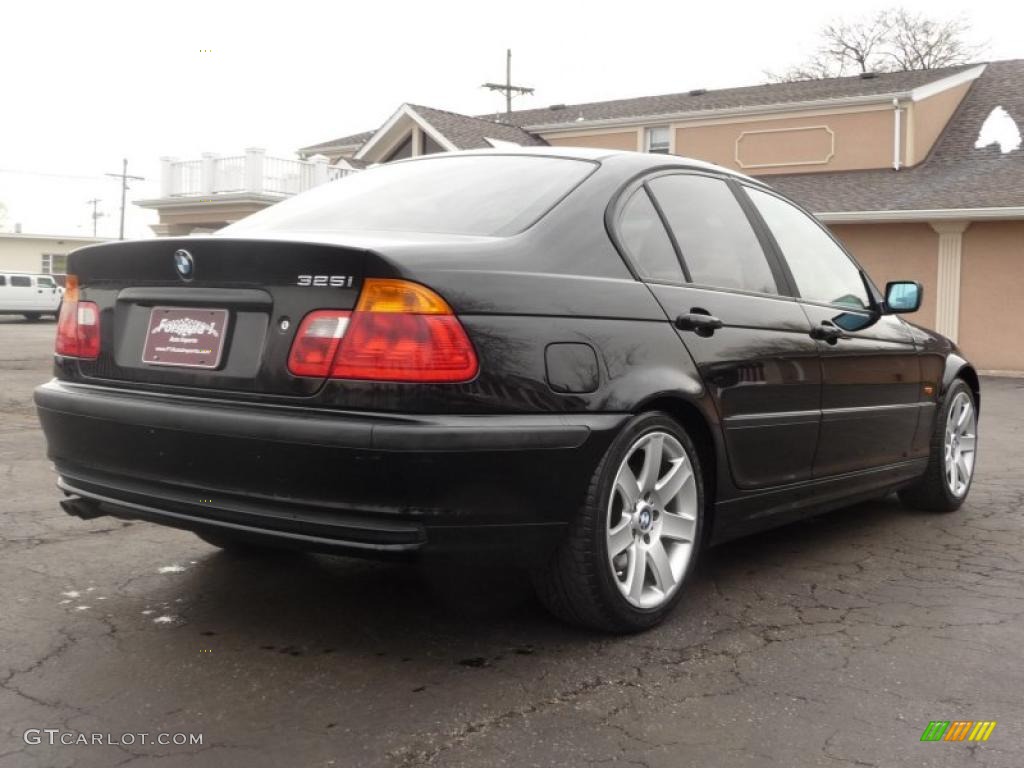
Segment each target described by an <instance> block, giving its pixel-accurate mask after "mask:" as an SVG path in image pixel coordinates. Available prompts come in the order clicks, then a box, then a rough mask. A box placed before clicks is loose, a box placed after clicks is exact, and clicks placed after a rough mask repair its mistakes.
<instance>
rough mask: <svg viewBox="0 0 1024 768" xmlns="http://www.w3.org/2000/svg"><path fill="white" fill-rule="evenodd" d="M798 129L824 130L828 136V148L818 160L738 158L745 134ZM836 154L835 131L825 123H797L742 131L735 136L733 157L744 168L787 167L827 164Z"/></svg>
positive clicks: (785, 131) (791, 131) (794, 131)
mask: <svg viewBox="0 0 1024 768" xmlns="http://www.w3.org/2000/svg"><path fill="white" fill-rule="evenodd" d="M800 131H825V133H827V134H828V137H829V149H828V152H827V153H826V155H825V157H824V158H822V159H820V160H792V161H788V162H784V163H744V162H743V160H742V159H740V144H742V143H743V139H745V138H746V137H747V136H758V135H761V134H765V133H799V132H800ZM835 156H836V133H835V131H833V130H832V129H831V128H829V127H828V126H827V125H799V126H793V127H791V128H767V129H763V130H757V131H743V132H742V133H740V135H739V136H737V137H736V148H735V152H734V157H735V160H736V165H738V166H739V167H740V168H743V169H744V170H747V169H748V168H789V167H790V166H793V165H828V164H829V163H830V162H831V160H832V158H833V157H835Z"/></svg>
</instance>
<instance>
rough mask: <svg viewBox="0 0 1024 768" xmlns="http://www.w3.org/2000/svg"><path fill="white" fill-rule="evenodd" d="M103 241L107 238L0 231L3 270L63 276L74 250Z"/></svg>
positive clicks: (0, 253) (0, 255) (0, 254)
mask: <svg viewBox="0 0 1024 768" xmlns="http://www.w3.org/2000/svg"><path fill="white" fill-rule="evenodd" d="M103 242H106V238H102V237H79V236H77V235H27V234H22V233H20V232H0V272H24V273H27V274H36V273H43V274H48V275H63V274H64V270H65V267H66V265H67V256H68V254H69V253H70V252H71V251H73V250H75V248H81V247H83V246H86V245H94V244H96V243H103Z"/></svg>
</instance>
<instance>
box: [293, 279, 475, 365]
mask: <svg viewBox="0 0 1024 768" xmlns="http://www.w3.org/2000/svg"><path fill="white" fill-rule="evenodd" d="M288 370H289V371H291V372H292V373H293V374H295V375H296V376H318V377H323V376H329V377H330V378H334V379H368V380H373V381H411V382H457V381H468V380H469V379H472V378H473V377H474V376H475V375H476V372H477V358H476V352H475V351H474V350H473V345H472V343H470V341H469V337H468V336H467V335H466V331H465V329H464V328H463V327H462V324H461V323H460V322H459V321H458V318H456V317H455V314H454V313H453V312H452V309H451V307H449V306H448V304H447V303H446V302H445V301H444V299H442V298H441V297H440V296H438V295H437V294H436V293H434V292H433V291H431V290H430V289H429V288H426V287H424V286H422V285H418V284H416V283H410V282H406V281H405V280H383V279H368V280H367V281H366V284H365V285H364V286H363V291H362V294H361V295H360V297H359V303H358V304H357V305H356V308H355V311H353V312H351V313H349V312H341V311H334V310H318V311H316V312H311V313H310V314H308V315H306V317H305V318H304V319H303V321H302V324H301V325H300V326H299V330H298V333H296V336H295V341H294V342H293V343H292V349H291V354H289V356H288Z"/></svg>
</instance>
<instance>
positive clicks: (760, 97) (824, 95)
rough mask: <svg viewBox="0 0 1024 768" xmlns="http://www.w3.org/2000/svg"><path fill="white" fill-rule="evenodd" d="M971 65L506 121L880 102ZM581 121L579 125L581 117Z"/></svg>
mask: <svg viewBox="0 0 1024 768" xmlns="http://www.w3.org/2000/svg"><path fill="white" fill-rule="evenodd" d="M971 66H973V65H967V64H965V65H963V66H958V67H945V68H942V69H928V70H916V71H909V72H885V73H877V74H872V75H870V76H869V77H866V78H865V77H861V76H854V77H832V78H826V79H823V80H801V81H798V82H794V83H769V84H767V85H750V86H744V87H742V88H722V89H718V90H713V91H708V90H701V89H699V90H694V91H688V92H684V93H669V94H663V95H661V96H641V97H638V98H634V99H617V100H615V101H594V102H589V103H585V104H559V105H557V106H555V107H546V108H544V109H522V110H517V111H515V112H513V113H512V114H511V115H509V116H508V119H509V121H510V122H513V123H515V124H516V125H520V126H525V127H542V126H550V125H559V124H564V123H571V122H574V121H579V122H589V121H593V120H625V119H629V118H633V117H635V118H642V117H657V116H661V115H676V114H684V113H689V112H703V111H711V110H720V109H741V108H744V107H763V106H769V105H774V104H799V103H804V102H815V101H828V100H834V99H850V98H857V97H876V96H877V97H883V96H889V95H895V94H900V93H907V92H909V91H912V90H914V89H915V88H919V87H920V86H922V85H927V84H928V83H932V82H935V81H936V80H941V79H942V78H944V77H949V76H950V75H955V74H957V73H958V72H963V71H964V70H966V69H970V68H971ZM581 117H582V118H583V120H582V121H580V118H581Z"/></svg>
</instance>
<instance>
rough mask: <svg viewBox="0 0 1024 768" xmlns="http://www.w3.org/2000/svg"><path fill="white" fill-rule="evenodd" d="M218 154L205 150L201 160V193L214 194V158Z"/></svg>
mask: <svg viewBox="0 0 1024 768" xmlns="http://www.w3.org/2000/svg"><path fill="white" fill-rule="evenodd" d="M216 159H217V156H216V155H215V154H213V152H203V158H202V160H200V161H199V194H201V195H212V194H213V169H214V160H216Z"/></svg>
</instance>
